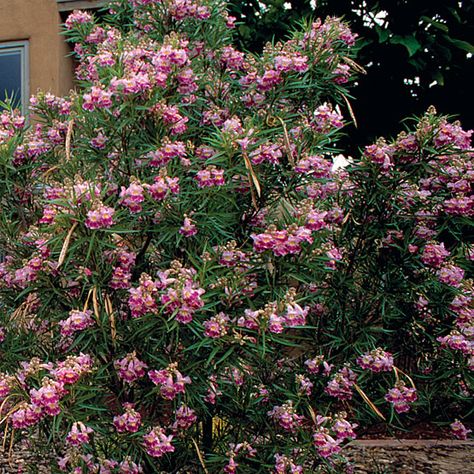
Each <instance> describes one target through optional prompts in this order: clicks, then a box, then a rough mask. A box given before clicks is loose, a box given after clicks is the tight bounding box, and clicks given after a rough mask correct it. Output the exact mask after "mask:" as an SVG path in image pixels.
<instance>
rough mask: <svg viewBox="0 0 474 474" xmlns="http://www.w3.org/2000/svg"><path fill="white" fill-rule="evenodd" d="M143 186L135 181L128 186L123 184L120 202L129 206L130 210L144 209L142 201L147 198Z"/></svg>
mask: <svg viewBox="0 0 474 474" xmlns="http://www.w3.org/2000/svg"><path fill="white" fill-rule="evenodd" d="M143 193H144V189H143V186H142V185H141V184H140V183H139V182H138V181H134V182H132V183H130V186H129V187H128V188H124V187H123V186H122V191H121V192H120V202H121V204H123V205H124V206H126V207H128V209H129V210H130V212H132V213H137V212H140V211H141V210H142V205H141V204H142V202H143V201H144V200H145V198H144V196H143Z"/></svg>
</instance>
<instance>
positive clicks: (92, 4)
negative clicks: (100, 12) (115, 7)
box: [56, 0, 107, 12]
mask: <svg viewBox="0 0 474 474" xmlns="http://www.w3.org/2000/svg"><path fill="white" fill-rule="evenodd" d="M56 3H57V4H58V10H59V11H60V12H70V11H72V10H76V9H79V10H81V9H86V10H93V9H96V8H101V7H104V6H105V5H106V4H107V1H106V0H56Z"/></svg>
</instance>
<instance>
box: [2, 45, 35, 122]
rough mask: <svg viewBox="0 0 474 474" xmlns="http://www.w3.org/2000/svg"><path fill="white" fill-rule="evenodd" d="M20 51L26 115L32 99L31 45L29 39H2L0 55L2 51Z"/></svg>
mask: <svg viewBox="0 0 474 474" xmlns="http://www.w3.org/2000/svg"><path fill="white" fill-rule="evenodd" d="M17 52H18V53H20V65H21V87H20V94H21V107H20V108H21V112H22V114H23V115H26V113H27V112H28V104H29V100H30V47H29V41H28V40H17V41H0V56H2V53H3V54H5V53H10V54H11V53H17Z"/></svg>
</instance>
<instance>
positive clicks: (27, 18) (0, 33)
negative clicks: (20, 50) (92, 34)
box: [0, 0, 73, 96]
mask: <svg viewBox="0 0 474 474" xmlns="http://www.w3.org/2000/svg"><path fill="white" fill-rule="evenodd" d="M60 25H61V18H60V16H59V13H58V4H57V3H56V0H0V42H4V41H15V40H17V41H18V40H28V41H29V56H30V57H29V68H30V71H29V76H30V77H29V90H30V95H32V94H35V93H36V92H37V91H38V90H43V91H49V92H52V93H53V94H55V95H59V96H61V95H65V94H67V93H68V92H69V90H70V89H72V88H73V65H72V60H71V58H69V57H68V58H66V55H67V54H68V53H69V48H68V45H67V44H66V43H65V41H64V37H63V36H60V31H61V26H60Z"/></svg>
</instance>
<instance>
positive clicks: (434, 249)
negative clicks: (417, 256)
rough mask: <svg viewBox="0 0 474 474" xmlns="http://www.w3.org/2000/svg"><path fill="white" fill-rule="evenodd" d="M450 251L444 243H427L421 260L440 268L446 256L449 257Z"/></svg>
mask: <svg viewBox="0 0 474 474" xmlns="http://www.w3.org/2000/svg"><path fill="white" fill-rule="evenodd" d="M449 255H450V253H449V252H448V251H447V250H446V249H445V248H444V244H443V243H441V244H435V243H429V244H426V245H425V248H424V249H423V254H422V255H421V261H422V262H423V263H424V264H425V265H429V266H431V267H435V268H439V267H440V266H441V264H442V263H443V262H444V260H445V259H446V257H449Z"/></svg>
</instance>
